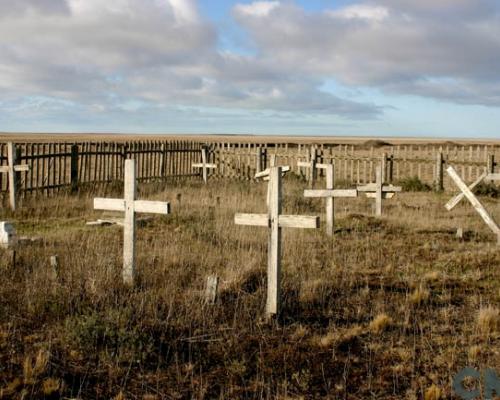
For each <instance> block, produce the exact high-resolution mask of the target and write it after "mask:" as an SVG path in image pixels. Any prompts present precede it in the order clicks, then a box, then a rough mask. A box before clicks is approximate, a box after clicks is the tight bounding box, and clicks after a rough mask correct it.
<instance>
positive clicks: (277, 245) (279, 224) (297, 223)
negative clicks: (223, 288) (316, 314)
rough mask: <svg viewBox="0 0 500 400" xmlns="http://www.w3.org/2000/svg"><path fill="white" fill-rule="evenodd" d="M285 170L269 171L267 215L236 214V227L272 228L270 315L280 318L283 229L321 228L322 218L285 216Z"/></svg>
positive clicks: (269, 263) (268, 270) (270, 240)
mask: <svg viewBox="0 0 500 400" xmlns="http://www.w3.org/2000/svg"><path fill="white" fill-rule="evenodd" d="M281 174H282V168H281V167H272V168H271V169H270V171H269V192H270V196H269V204H268V212H267V214H236V215H235V216H234V222H235V224H236V225H246V226H263V227H267V228H269V237H268V255H267V300H266V314H267V315H268V316H269V317H272V316H273V315H277V314H278V313H279V310H280V297H281V296H280V279H281V229H282V228H310V229H317V228H319V217H312V216H301V215H282V214H281V212H282V209H281V198H282V185H281Z"/></svg>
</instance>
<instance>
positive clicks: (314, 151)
mask: <svg viewBox="0 0 500 400" xmlns="http://www.w3.org/2000/svg"><path fill="white" fill-rule="evenodd" d="M310 161H311V167H310V171H309V187H310V188H311V189H312V188H314V182H315V181H316V177H317V172H318V171H317V169H316V163H317V162H318V149H317V148H316V145H312V146H311V160H310Z"/></svg>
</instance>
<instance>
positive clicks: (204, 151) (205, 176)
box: [193, 147, 217, 184]
mask: <svg viewBox="0 0 500 400" xmlns="http://www.w3.org/2000/svg"><path fill="white" fill-rule="evenodd" d="M193 168H201V169H202V175H203V182H205V184H206V183H207V180H208V170H209V169H215V168H217V165H215V164H209V163H208V162H207V148H206V147H203V148H202V149H201V163H198V164H193Z"/></svg>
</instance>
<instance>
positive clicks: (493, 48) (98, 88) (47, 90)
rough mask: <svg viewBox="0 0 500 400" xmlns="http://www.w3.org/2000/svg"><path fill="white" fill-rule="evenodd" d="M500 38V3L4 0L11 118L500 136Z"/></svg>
mask: <svg viewBox="0 0 500 400" xmlns="http://www.w3.org/2000/svg"><path fill="white" fill-rule="evenodd" d="M7 3H10V4H7ZM42 33H43V34H42ZM499 37H500V5H499V4H498V2H496V1H494V0H483V1H481V2H480V3H478V2H477V1H475V0H356V1H352V0H351V1H333V0H332V1H328V0H313V1H304V0H301V1H299V0H295V1H294V0H288V1H257V2H252V1H229V0H222V1H208V0H199V1H196V0H108V1H107V2H102V1H100V0H19V1H17V2H15V3H11V2H5V3H1V4H0V131H35V132H55V131H57V132H126V133H135V132H137V133H242V134H245V133H249V134H293V135H364V136H365V135H366V136H425V137H491V138H498V137H500V134H499V133H498V131H497V129H498V128H497V127H499V126H500V76H499V75H498V73H497V68H498V65H499V63H500V41H499V40H498V38H499Z"/></svg>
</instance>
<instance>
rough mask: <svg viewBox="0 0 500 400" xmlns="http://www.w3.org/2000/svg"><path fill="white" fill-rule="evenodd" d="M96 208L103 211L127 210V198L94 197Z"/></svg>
mask: <svg viewBox="0 0 500 400" xmlns="http://www.w3.org/2000/svg"><path fill="white" fill-rule="evenodd" d="M94 209H96V210H103V211H122V212H125V200H123V199H106V198H102V197H96V198H95V199H94Z"/></svg>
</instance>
